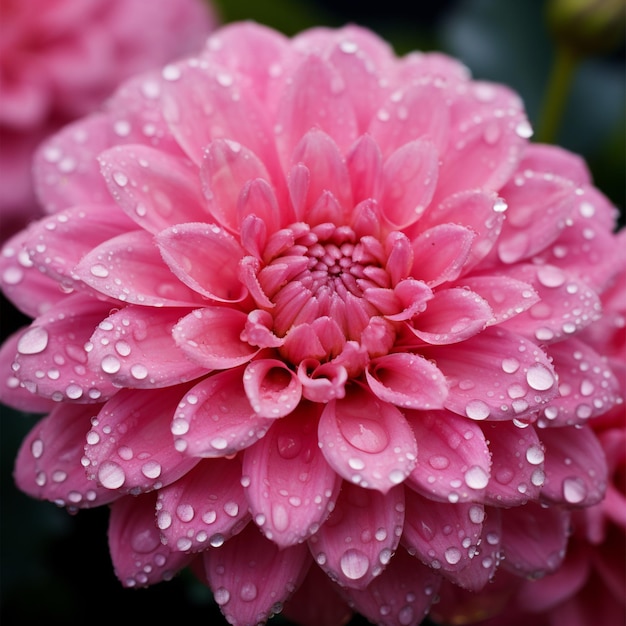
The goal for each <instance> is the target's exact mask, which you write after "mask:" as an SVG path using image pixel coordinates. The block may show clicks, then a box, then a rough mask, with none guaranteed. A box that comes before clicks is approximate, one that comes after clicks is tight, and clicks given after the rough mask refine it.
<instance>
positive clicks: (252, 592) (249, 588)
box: [239, 582, 258, 602]
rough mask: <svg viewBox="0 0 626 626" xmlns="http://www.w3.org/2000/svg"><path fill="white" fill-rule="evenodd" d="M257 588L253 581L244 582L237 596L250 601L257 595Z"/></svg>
mask: <svg viewBox="0 0 626 626" xmlns="http://www.w3.org/2000/svg"><path fill="white" fill-rule="evenodd" d="M257 593H258V592H257V588H256V585H255V584H254V583H251V582H248V583H244V584H243V585H242V587H241V590H240V591H239V597H240V598H241V599H242V600H244V601H245V602H252V600H255V599H256V597H257Z"/></svg>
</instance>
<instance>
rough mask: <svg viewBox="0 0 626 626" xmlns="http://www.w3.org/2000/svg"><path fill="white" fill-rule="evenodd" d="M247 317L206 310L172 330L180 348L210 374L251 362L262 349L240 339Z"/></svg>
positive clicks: (217, 310) (233, 311) (188, 317)
mask: <svg viewBox="0 0 626 626" xmlns="http://www.w3.org/2000/svg"><path fill="white" fill-rule="evenodd" d="M246 320H247V317H246V314H245V313H243V312H241V311H237V310H235V309H227V308H225V307H224V308H223V307H205V308H203V309H196V310H195V311H193V312H192V313H189V314H188V315H186V316H185V317H183V318H182V319H181V320H180V321H179V322H178V323H177V324H176V326H174V328H173V330H172V336H173V337H174V341H175V342H176V344H177V345H178V346H179V347H180V348H181V349H182V350H183V351H184V352H185V353H186V354H187V355H189V357H190V358H191V359H193V360H194V361H196V362H197V363H200V365H202V366H204V367H206V368H207V369H209V370H213V369H228V368H231V367H237V366H238V365H242V364H243V363H247V362H248V361H250V360H251V359H252V358H253V357H254V355H255V354H256V353H257V352H258V349H257V348H255V347H252V346H250V344H248V343H246V342H245V341H242V340H241V339H240V337H241V335H242V332H243V331H244V329H245V326H246Z"/></svg>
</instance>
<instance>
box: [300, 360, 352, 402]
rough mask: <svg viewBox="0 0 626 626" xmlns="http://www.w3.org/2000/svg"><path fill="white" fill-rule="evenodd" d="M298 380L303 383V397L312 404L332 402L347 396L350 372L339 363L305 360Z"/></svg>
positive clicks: (302, 362) (301, 365)
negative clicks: (346, 387)
mask: <svg viewBox="0 0 626 626" xmlns="http://www.w3.org/2000/svg"><path fill="white" fill-rule="evenodd" d="M298 378H299V380H300V382H301V383H302V395H303V397H305V398H306V399H307V400H311V401H312V402H323V403H326V402H330V400H333V399H335V398H343V397H344V396H345V395H346V389H345V386H346V382H347V380H348V372H347V371H346V368H345V367H343V366H342V365H339V364H337V363H320V362H319V361H317V360H316V359H305V360H304V361H301V362H300V365H298Z"/></svg>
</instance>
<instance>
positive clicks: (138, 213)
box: [98, 145, 207, 234]
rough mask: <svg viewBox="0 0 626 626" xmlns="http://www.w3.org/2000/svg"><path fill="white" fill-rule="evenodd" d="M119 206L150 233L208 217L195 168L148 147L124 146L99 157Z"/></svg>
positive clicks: (116, 147)
mask: <svg viewBox="0 0 626 626" xmlns="http://www.w3.org/2000/svg"><path fill="white" fill-rule="evenodd" d="M98 161H99V162H100V168H101V171H102V175H103V176H104V179H105V180H106V182H107V185H108V188H109V191H110V193H111V195H112V196H113V198H114V199H115V201H116V202H117V203H118V205H119V206H120V207H121V208H122V209H124V211H125V212H126V214H127V215H128V216H129V217H130V218H132V219H133V220H134V221H135V222H136V223H137V224H139V226H141V227H142V228H144V229H145V230H147V231H149V232H151V233H153V234H154V233H158V232H159V231H160V230H163V229H164V228H167V227H168V226H172V225H174V224H180V223H184V222H196V221H201V220H205V219H206V217H207V214H206V209H205V207H204V202H203V198H202V194H201V192H200V179H199V177H198V169H197V167H196V166H195V165H194V164H193V163H191V162H190V161H189V160H188V159H185V158H181V157H178V156H174V155H171V154H167V153H166V152H163V151H162V150H156V149H155V148H152V147H149V146H141V145H124V146H115V147H114V148H110V149H109V150H106V151H105V152H103V153H101V154H100V155H99V156H98Z"/></svg>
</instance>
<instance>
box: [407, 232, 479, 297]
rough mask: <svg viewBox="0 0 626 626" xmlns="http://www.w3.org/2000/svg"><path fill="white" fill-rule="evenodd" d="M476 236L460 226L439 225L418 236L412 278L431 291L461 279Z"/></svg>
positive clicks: (414, 242)
mask: <svg viewBox="0 0 626 626" xmlns="http://www.w3.org/2000/svg"><path fill="white" fill-rule="evenodd" d="M474 237H475V235H474V233H473V232H472V231H471V230H470V229H469V228H466V227H464V226H459V225H458V224H438V225H437V226H433V227H432V228H429V229H428V230H426V231H424V232H423V233H421V234H420V235H418V236H417V237H416V238H415V239H414V240H413V241H412V243H411V245H412V246H413V272H412V275H413V276H415V278H418V279H419V280H423V281H424V282H425V283H426V284H427V285H428V286H429V287H436V286H437V285H441V284H442V283H444V282H451V281H453V280H455V279H456V278H458V276H459V274H460V273H461V271H462V269H463V266H464V265H465V263H466V262H467V259H468V258H469V254H470V250H471V246H472V241H473V240H474Z"/></svg>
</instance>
